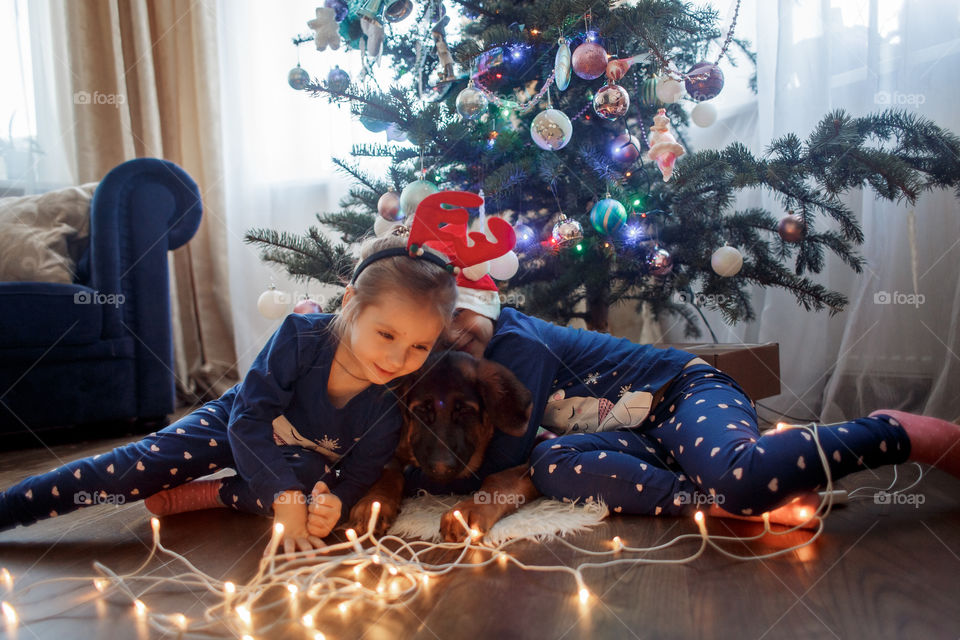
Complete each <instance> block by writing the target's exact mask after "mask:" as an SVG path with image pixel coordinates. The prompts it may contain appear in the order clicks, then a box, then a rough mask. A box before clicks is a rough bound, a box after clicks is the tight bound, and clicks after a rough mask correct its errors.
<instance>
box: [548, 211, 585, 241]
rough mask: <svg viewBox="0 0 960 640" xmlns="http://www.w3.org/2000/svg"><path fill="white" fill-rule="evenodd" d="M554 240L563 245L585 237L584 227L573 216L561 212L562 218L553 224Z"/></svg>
mask: <svg viewBox="0 0 960 640" xmlns="http://www.w3.org/2000/svg"><path fill="white" fill-rule="evenodd" d="M552 237H553V241H554V243H556V244H557V245H559V246H561V247H563V246H565V245H568V244H570V243H571V242H574V241H576V240H579V239H580V238H582V237H583V227H582V226H580V223H579V222H577V221H576V220H574V219H572V218H568V217H567V216H565V215H563V214H562V213H561V214H560V219H559V220H557V223H556V224H555V225H553V233H552Z"/></svg>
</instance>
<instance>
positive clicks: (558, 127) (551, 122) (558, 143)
mask: <svg viewBox="0 0 960 640" xmlns="http://www.w3.org/2000/svg"><path fill="white" fill-rule="evenodd" d="M572 135H573V124H571V123H570V118H568V117H567V114H565V113H564V112H563V111H558V110H557V109H545V110H543V111H541V112H540V113H538V114H537V117H535V118H534V119H533V122H531V123H530V137H532V138H533V141H534V142H536V143H537V146H538V147H540V148H541V149H546V150H547V151H557V150H558V149H563V148H564V147H565V146H567V143H568V142H570V136H572Z"/></svg>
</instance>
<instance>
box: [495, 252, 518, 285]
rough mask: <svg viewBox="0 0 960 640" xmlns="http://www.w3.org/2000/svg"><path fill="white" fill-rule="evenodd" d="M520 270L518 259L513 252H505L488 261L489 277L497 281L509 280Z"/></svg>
mask: <svg viewBox="0 0 960 640" xmlns="http://www.w3.org/2000/svg"><path fill="white" fill-rule="evenodd" d="M519 268H520V259H519V258H518V257H517V254H516V253H514V252H513V251H507V252H506V253H505V254H503V255H502V256H500V257H499V258H494V259H493V260H491V261H490V275H491V276H493V277H494V278H496V279H497V280H509V279H510V278H512V277H513V276H514V275H515V274H516V273H517V269H519Z"/></svg>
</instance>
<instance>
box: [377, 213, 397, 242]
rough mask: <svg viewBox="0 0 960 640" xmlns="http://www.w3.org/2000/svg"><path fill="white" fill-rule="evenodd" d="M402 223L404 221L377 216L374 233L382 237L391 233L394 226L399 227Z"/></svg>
mask: <svg viewBox="0 0 960 640" xmlns="http://www.w3.org/2000/svg"><path fill="white" fill-rule="evenodd" d="M401 224H403V223H402V222H397V221H396V220H386V219H384V218H381V217H380V216H377V218H376V220H374V221H373V233H374V235H376V236H377V237H378V238H382V237H383V236H385V235H387V234H388V233H390V230H391V229H393V228H394V227H398V226H400V225H401Z"/></svg>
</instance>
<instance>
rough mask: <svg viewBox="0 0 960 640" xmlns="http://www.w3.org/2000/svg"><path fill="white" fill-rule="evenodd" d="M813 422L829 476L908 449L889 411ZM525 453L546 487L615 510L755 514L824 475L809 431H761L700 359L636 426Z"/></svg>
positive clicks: (727, 381) (736, 390) (736, 395)
mask: <svg viewBox="0 0 960 640" xmlns="http://www.w3.org/2000/svg"><path fill="white" fill-rule="evenodd" d="M816 430H817V435H818V437H819V439H820V443H821V446H822V447H823V450H824V453H825V454H826V457H827V461H828V463H829V465H830V473H831V475H832V478H833V479H834V480H836V479H838V478H841V477H843V476H845V475H848V474H850V473H854V472H856V471H862V470H864V469H870V468H874V467H878V466H882V465H886V464H900V463H902V462H905V461H906V460H907V457H908V456H909V454H910V441H909V440H908V438H907V434H906V432H905V431H904V430H903V428H902V427H901V426H900V425H899V424H898V423H897V422H896V420H894V419H893V418H890V417H888V416H882V415H881V416H877V417H873V418H859V419H856V420H852V421H850V422H845V423H841V424H832V425H825V426H817V427H816ZM531 460H532V468H531V473H532V477H533V482H534V484H535V485H536V486H537V488H538V489H539V490H540V491H541V492H542V493H544V494H546V495H550V496H554V497H557V498H563V499H567V500H587V499H588V498H591V499H599V500H603V501H604V502H606V503H607V505H608V506H609V507H610V509H611V510H613V511H614V512H618V513H637V514H652V515H658V514H663V515H683V514H689V513H690V512H691V511H693V510H694V509H696V508H697V506H698V504H703V503H705V502H707V501H711V500H712V501H714V502H716V503H717V504H718V506H720V507H721V508H722V509H724V510H725V511H728V512H730V513H735V514H742V515H759V514H760V513H762V512H764V511H769V510H771V509H774V508H776V507H778V506H780V505H782V504H784V503H785V502H787V501H788V500H790V499H791V498H792V497H794V496H795V495H797V494H799V493H803V492H806V491H811V490H817V489H820V488H822V487H823V486H824V485H825V482H826V476H825V474H824V472H823V463H822V461H821V459H820V454H819V452H818V449H817V445H816V443H815V442H814V439H813V436H812V435H811V434H810V433H809V432H808V431H806V430H803V429H785V430H782V431H770V432H767V433H766V434H765V435H762V436H761V435H760V432H759V429H758V428H757V413H756V411H755V409H754V406H753V403H752V402H751V401H750V399H749V398H747V396H746V394H745V393H744V392H743V389H741V388H740V386H739V385H738V384H737V383H736V382H735V381H734V380H733V379H732V378H731V377H730V376H728V375H726V374H724V373H723V372H721V371H718V370H717V369H715V368H713V367H711V366H709V365H704V364H696V365H693V366H691V367H688V368H687V369H685V370H684V371H683V373H682V374H681V375H680V376H678V378H677V379H675V380H674V381H673V382H672V383H671V384H670V385H669V386H668V387H667V390H666V392H665V394H664V396H663V399H662V400H661V401H660V402H659V403H658V404H657V406H656V407H655V408H654V410H653V412H652V413H651V415H650V416H648V417H647V419H645V420H644V423H643V424H642V425H640V426H637V427H635V428H631V429H621V430H617V431H610V432H605V433H590V434H575V435H567V436H561V437H559V438H555V439H552V440H548V441H546V442H543V443H541V444H539V445H538V446H537V448H536V449H535V450H534V452H533V456H532V457H531Z"/></svg>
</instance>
